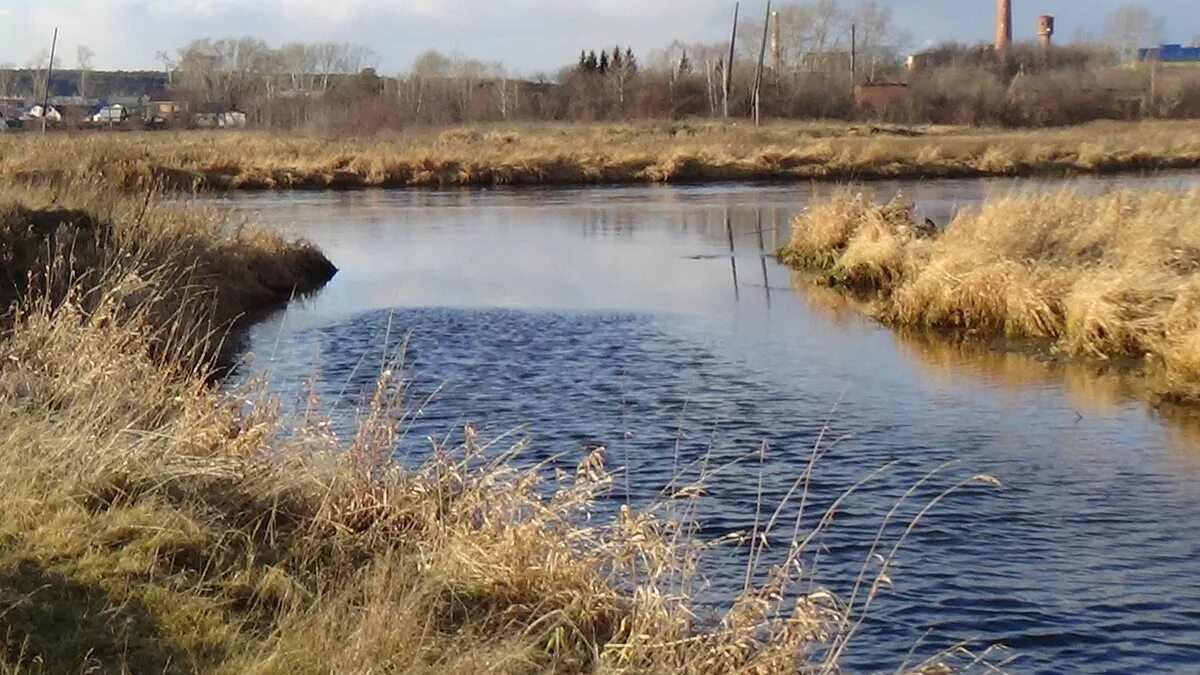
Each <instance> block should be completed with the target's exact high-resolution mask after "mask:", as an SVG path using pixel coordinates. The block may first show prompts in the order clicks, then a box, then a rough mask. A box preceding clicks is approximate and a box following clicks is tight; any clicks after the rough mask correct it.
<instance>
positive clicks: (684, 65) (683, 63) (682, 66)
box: [678, 49, 692, 75]
mask: <svg viewBox="0 0 1200 675" xmlns="http://www.w3.org/2000/svg"><path fill="white" fill-rule="evenodd" d="M678 71H679V74H680V75H688V74H691V72H692V60H691V59H689V58H688V55H687V50H686V49H685V50H683V55H682V56H680V57H679V68H678Z"/></svg>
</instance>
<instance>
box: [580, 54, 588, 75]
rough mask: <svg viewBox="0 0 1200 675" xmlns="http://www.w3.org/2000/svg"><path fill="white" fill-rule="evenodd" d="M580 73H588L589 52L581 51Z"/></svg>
mask: <svg viewBox="0 0 1200 675" xmlns="http://www.w3.org/2000/svg"><path fill="white" fill-rule="evenodd" d="M579 72H587V52H586V51H584V50H582V49H580V50H579Z"/></svg>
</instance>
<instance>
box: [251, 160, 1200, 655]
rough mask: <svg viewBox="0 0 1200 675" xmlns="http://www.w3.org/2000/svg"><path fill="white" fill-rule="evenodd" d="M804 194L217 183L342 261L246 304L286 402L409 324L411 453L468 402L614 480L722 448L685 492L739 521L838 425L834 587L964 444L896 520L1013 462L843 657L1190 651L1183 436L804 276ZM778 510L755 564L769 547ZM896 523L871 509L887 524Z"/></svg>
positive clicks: (907, 570)
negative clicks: (294, 297) (903, 501)
mask: <svg viewBox="0 0 1200 675" xmlns="http://www.w3.org/2000/svg"><path fill="white" fill-rule="evenodd" d="M1121 183H1122V184H1125V185H1134V186H1142V185H1148V184H1151V183H1167V184H1173V185H1183V184H1187V185H1194V184H1200V177H1198V176H1195V175H1175V176H1172V177H1169V178H1163V179H1154V180H1145V179H1124V180H1122V181H1121ZM1013 185H1014V184H1012V183H1006V182H990V183H982V182H978V181H939V182H935V183H923V184H922V183H914V184H899V183H893V184H877V185H875V186H873V187H872V188H871V189H873V190H875V191H877V193H879V194H880V195H881V196H887V195H890V194H894V193H895V192H896V191H898V190H903V191H905V192H906V193H908V194H911V195H912V196H913V197H914V198H916V199H917V200H918V204H919V206H920V208H921V210H922V211H923V215H928V216H930V217H932V218H933V219H934V220H935V221H937V222H945V221H946V220H948V219H949V218H950V216H951V214H952V213H953V212H954V210H955V209H957V208H959V207H961V206H965V205H970V204H972V203H974V202H977V201H978V200H979V199H981V198H982V197H983V196H984V195H985V194H986V193H988V192H989V191H994V190H1003V189H1010V188H1012V187H1013ZM1016 185H1017V186H1018V187H1021V188H1022V189H1052V188H1054V187H1055V185H1054V184H1046V183H1037V184H1031V183H1020V184H1016ZM1084 185H1085V187H1086V189H1093V190H1098V191H1101V190H1107V189H1111V188H1112V187H1113V185H1114V182H1113V181H1108V180H1098V181H1089V182H1087V183H1085V184H1084ZM831 189H832V188H829V187H821V188H817V191H818V192H819V193H828V192H829V191H830V190H831ZM812 191H813V188H810V187H808V186H800V187H797V186H744V185H719V186H706V187H628V188H597V189H579V190H553V191H550V190H547V191H488V190H471V191H446V192H386V191H372V192H360V193H321V194H312V193H301V194H261V195H240V196H237V197H234V198H231V199H230V200H229V203H230V204H232V205H233V206H235V207H237V208H239V209H244V210H247V211H252V212H256V213H257V214H259V216H260V217H261V218H262V219H263V220H265V221H266V222H268V223H270V224H273V225H277V226H278V227H280V228H282V229H284V230H285V231H287V232H289V233H292V234H297V235H302V236H304V237H307V238H309V239H310V240H312V241H314V242H316V243H317V244H318V245H320V246H321V247H322V248H323V249H324V250H325V251H326V253H327V254H328V255H329V256H330V258H332V259H333V260H334V262H335V263H337V264H338V266H339V267H341V269H342V272H341V273H340V274H339V275H338V277H337V278H336V279H335V280H334V281H333V282H332V283H331V284H330V285H329V287H328V288H326V289H325V290H324V291H323V292H322V293H321V294H319V295H318V296H317V297H315V298H312V299H309V300H307V301H304V302H302V303H298V304H296V305H294V306H293V307H291V308H290V309H289V310H288V311H287V312H286V313H282V314H280V315H278V316H276V317H274V318H273V319H271V320H269V321H267V322H265V323H263V324H261V325H259V326H258V327H257V328H256V329H255V330H254V333H253V336H252V343H251V344H252V346H251V351H252V353H253V357H252V360H251V361H250V365H249V366H248V367H247V368H246V369H244V371H243V372H244V373H245V374H260V375H265V376H266V377H267V378H268V380H269V382H270V385H271V387H272V389H273V390H274V391H276V392H278V393H280V394H282V395H283V396H284V397H285V398H290V399H297V398H299V397H301V396H303V392H304V391H305V390H306V389H307V387H308V383H309V382H310V381H314V382H315V385H313V386H315V387H316V389H317V391H318V393H319V394H320V395H321V396H322V398H323V399H324V400H326V401H335V400H343V401H345V400H352V399H353V396H354V395H356V394H358V393H360V392H362V391H364V390H365V389H367V388H369V387H370V385H371V382H372V376H373V374H374V373H375V372H376V371H377V369H378V364H379V363H380V361H381V359H383V358H384V352H385V351H390V350H394V349H395V348H396V347H397V344H398V343H399V342H400V341H401V340H402V339H405V338H406V339H407V350H406V363H407V367H408V369H409V370H410V375H411V377H412V379H413V384H412V388H413V391H414V394H415V395H416V396H417V397H425V396H430V397H431V400H430V402H429V403H427V404H425V405H423V406H422V408H421V413H420V416H419V417H418V418H417V419H416V420H415V422H414V427H413V430H412V432H411V433H410V434H409V435H408V437H407V438H406V439H405V441H404V442H403V443H402V447H400V448H398V453H400V455H401V456H403V457H408V458H413V459H417V458H419V456H420V455H421V453H423V452H425V451H426V449H427V448H428V447H429V441H428V440H426V439H427V437H433V438H442V437H445V436H446V435H447V434H448V433H451V434H453V433H461V429H462V427H463V426H464V425H465V424H473V425H475V426H476V428H477V429H479V430H480V431H481V435H483V436H485V437H487V436H492V437H495V436H497V435H500V434H503V433H505V432H509V431H512V430H514V429H519V430H520V433H521V434H525V435H531V436H532V437H533V446H532V449H531V450H530V451H529V452H528V454H527V455H526V456H527V458H528V459H530V460H531V461H533V460H540V459H544V458H546V457H549V456H552V455H557V454H559V453H565V457H564V460H563V461H564V462H566V463H570V464H572V465H573V464H574V463H575V462H577V461H578V460H579V459H580V458H581V457H582V456H583V454H584V453H586V451H587V449H588V448H590V447H594V446H596V445H603V446H605V447H606V448H608V456H609V459H610V464H613V465H625V466H628V467H629V473H628V474H627V476H628V477H627V478H624V477H623V478H621V479H619V480H618V489H617V494H614V495H613V496H612V500H613V501H614V502H621V503H623V502H624V501H625V500H627V499H628V500H632V501H635V502H638V503H644V502H646V501H648V500H652V499H654V498H655V497H656V496H657V495H658V494H660V492H661V491H662V490H663V489H664V488H665V487H666V486H667V485H668V484H669V483H670V481H671V480H672V476H673V475H677V474H682V475H684V476H694V475H695V473H696V472H697V471H699V469H698V467H699V466H701V465H703V464H705V463H707V465H708V466H710V467H711V466H721V465H724V464H727V463H732V466H731V467H730V468H729V469H727V470H726V471H724V472H722V473H721V474H720V475H719V476H718V477H717V478H715V479H714V481H713V482H712V484H711V486H710V488H709V495H708V497H707V499H706V501H705V502H704V504H703V507H702V510H701V512H700V514H699V515H700V523H701V527H702V534H703V536H704V537H706V538H709V537H712V538H716V537H720V536H722V535H725V534H729V533H733V532H738V531H744V530H748V529H750V528H751V527H752V526H753V523H754V518H755V512H756V506H757V500H756V495H757V494H758V491H759V483H760V481H761V482H762V484H763V486H764V490H763V492H764V494H765V495H766V496H767V498H768V499H767V501H768V503H769V508H772V509H773V508H774V505H775V504H778V503H779V500H780V499H782V498H783V496H784V495H785V494H786V493H787V491H788V489H789V488H790V487H791V486H792V484H793V482H794V481H795V480H796V478H797V476H798V475H799V474H800V473H801V471H803V468H804V467H805V465H806V464H807V462H808V461H809V457H810V456H811V454H812V451H813V448H814V446H815V445H816V443H817V441H818V438H819V437H821V435H822V430H823V429H825V427H826V425H828V430H827V431H826V433H825V434H824V438H825V441H824V444H823V447H824V448H825V450H826V452H827V454H826V455H825V456H824V457H823V458H822V459H821V461H820V462H819V464H818V467H817V471H816V477H815V480H814V482H813V486H812V490H811V494H812V497H811V502H810V505H809V509H808V515H807V516H806V518H805V526H806V527H807V526H810V525H811V524H812V522H813V521H814V520H815V518H816V517H817V516H818V515H819V514H820V513H821V511H822V510H823V509H824V508H825V507H826V506H827V505H828V504H829V503H830V502H831V501H832V500H833V499H834V498H836V497H837V496H838V495H839V494H841V493H842V492H843V491H844V490H845V489H846V488H848V487H850V486H851V485H852V484H853V483H854V482H855V481H858V480H861V479H863V478H865V477H867V476H868V475H869V474H871V472H873V471H875V470H877V469H879V468H880V467H883V466H884V465H888V464H889V463H891V468H890V469H889V470H888V471H886V472H885V473H884V474H882V475H881V476H879V477H878V478H877V479H875V480H873V481H871V482H870V483H868V484H867V485H866V486H864V487H863V488H862V489H861V490H860V491H859V492H858V493H856V494H855V495H854V496H853V497H852V498H850V499H849V500H847V502H846V503H845V505H844V506H843V508H841V509H839V511H838V516H837V518H836V520H835V521H834V523H833V525H832V526H831V527H830V528H829V530H828V531H827V532H826V533H825V535H824V536H823V537H822V539H821V546H820V547H819V548H816V549H814V556H813V557H812V558H810V561H809V562H810V564H811V565H812V567H811V572H812V574H813V575H814V576H815V577H816V578H817V579H818V580H820V581H822V582H824V583H826V584H829V585H831V586H832V587H833V588H834V589H836V590H839V591H841V592H842V593H845V592H847V591H848V586H847V584H848V583H849V580H850V579H852V576H853V574H854V573H856V572H857V571H858V570H859V569H860V567H861V566H862V565H863V563H864V560H865V559H866V558H867V552H868V549H869V547H870V545H871V542H872V540H873V539H874V538H875V536H876V534H877V532H878V531H879V529H880V524H881V522H882V518H883V517H884V515H885V514H886V512H887V510H888V509H890V508H891V507H892V506H893V504H895V503H896V501H897V499H898V498H899V497H900V496H901V495H902V493H903V492H904V490H906V489H907V488H909V487H910V486H912V485H913V484H914V483H915V482H916V481H918V480H920V479H921V478H922V477H923V476H925V475H926V474H927V473H928V472H930V471H931V470H934V469H937V468H938V467H940V466H942V465H944V464H946V463H948V462H954V463H953V464H951V465H949V466H947V467H945V468H944V469H943V470H942V472H941V473H939V474H938V475H937V476H935V477H934V478H933V479H932V480H930V481H929V482H928V483H927V484H925V485H924V486H923V487H922V488H920V489H919V490H917V493H916V495H915V496H914V497H913V498H912V500H911V501H910V502H909V503H908V505H906V506H904V507H902V508H901V515H902V518H901V520H903V521H905V522H907V520H908V519H909V518H911V517H912V516H913V515H914V513H915V512H916V510H918V509H920V507H921V506H923V505H924V504H925V503H926V502H928V500H929V499H930V498H932V497H933V496H935V495H936V494H937V493H938V492H940V491H941V490H943V489H945V488H947V487H949V486H950V485H952V484H954V483H955V482H957V481H959V480H962V479H964V478H968V477H970V476H972V475H973V474H976V473H980V472H986V473H989V474H992V475H994V476H995V477H997V478H998V479H999V480H1000V481H1002V482H1003V485H1004V487H1003V488H1000V489H997V488H994V487H988V486H982V485H978V486H972V487H969V488H967V489H964V490H962V491H960V492H957V493H956V494H954V495H952V496H950V497H949V498H947V499H946V500H945V501H944V502H942V503H941V504H940V505H939V506H938V507H937V508H936V509H934V510H933V511H932V512H931V514H930V515H929V516H928V517H927V518H926V519H925V520H924V521H923V522H922V524H921V525H920V526H919V527H918V528H917V529H916V530H915V532H914V533H913V535H912V536H911V537H910V538H909V539H908V541H907V542H906V544H905V545H904V547H903V548H902V549H901V550H900V552H899V554H898V556H897V559H896V567H895V569H894V570H893V571H892V574H891V576H892V578H893V582H894V583H893V585H892V587H891V588H890V589H888V590H887V591H885V592H884V593H883V595H882V596H881V597H880V598H879V599H878V600H877V602H876V604H875V605H874V607H873V608H872V611H871V613H870V615H869V617H870V618H869V619H868V621H867V623H866V624H865V625H864V627H863V629H862V632H861V634H860V635H859V636H858V639H856V640H855V642H854V643H853V645H852V647H851V649H850V651H849V653H848V656H847V660H846V665H847V667H848V669H850V670H852V671H862V672H875V671H881V670H885V671H891V670H894V669H895V668H896V667H897V666H899V665H901V664H902V663H903V662H905V660H906V658H908V659H911V658H916V659H920V658H923V657H926V656H928V655H930V654H933V653H936V652H938V651H939V650H942V649H945V648H947V647H950V646H952V645H955V644H958V643H960V642H962V643H966V644H967V645H969V646H971V647H973V648H976V649H979V648H983V647H986V646H987V645H992V644H1004V645H1007V646H1008V647H1010V648H1011V649H1012V650H1013V653H1015V654H1017V655H1018V657H1019V658H1018V660H1017V661H1016V662H1015V664H1014V666H1013V668H1014V669H1015V670H1017V671H1019V672H1112V673H1128V672H1160V671H1161V672H1193V671H1196V670H1197V669H1200V527H1198V525H1200V432H1198V431H1197V430H1196V429H1193V428H1189V427H1185V426H1180V425H1179V424H1177V423H1171V422H1167V421H1164V420H1161V419H1158V418H1156V417H1154V416H1153V415H1151V414H1150V413H1149V412H1148V411H1147V409H1146V408H1145V407H1144V406H1143V405H1142V404H1140V403H1138V402H1137V401H1136V400H1131V399H1129V398H1128V397H1127V396H1126V395H1125V393H1124V391H1123V387H1122V383H1121V382H1119V381H1116V380H1113V379H1111V378H1100V377H1096V376H1093V375H1091V374H1089V373H1088V372H1086V369H1079V370H1075V369H1070V370H1063V369H1061V367H1051V366H1048V365H1044V364H1041V363H1039V362H1037V361H1035V360H1033V359H1030V358H1028V357H1025V356H1020V355H1015V354H999V353H987V352H983V353H979V352H976V351H973V350H968V349H962V348H955V347H950V346H947V345H945V344H941V343H937V342H932V343H931V342H927V341H912V340H910V339H901V338H899V337H897V336H895V335H893V334H892V333H891V332H890V331H888V330H886V329H883V328H880V327H878V326H875V325H873V324H871V323H870V322H868V321H865V320H863V319H861V318H859V317H858V316H856V315H855V314H854V313H853V312H852V311H850V310H848V309H847V308H846V307H844V306H843V305H841V304H840V303H839V302H838V301H837V299H836V298H835V297H832V296H830V295H828V294H823V293H820V292H818V291H816V290H814V289H810V288H807V287H804V286H800V287H797V286H795V285H794V284H793V280H792V276H791V274H789V272H788V271H787V270H785V269H783V268H781V267H779V266H777V265H775V264H774V263H773V262H771V261H769V260H768V259H766V258H765V257H764V256H763V255H762V252H763V251H766V250H771V249H773V248H774V246H775V245H776V244H777V243H779V242H781V241H783V239H784V238H785V237H786V236H787V232H786V223H787V221H788V218H789V216H790V215H791V214H792V213H794V211H795V210H796V209H798V208H800V207H802V206H803V205H804V204H805V203H806V202H807V200H809V199H810V198H811V196H812ZM727 221H728V222H729V223H730V225H731V228H730V230H731V231H732V237H730V235H729V231H730V230H727V229H726V222H727ZM731 238H732V241H733V249H734V255H733V256H732V257H731V256H730V239H731ZM735 279H736V281H735ZM335 414H338V413H337V411H336V410H335ZM342 414H345V413H344V412H343V413H342ZM342 423H344V424H348V420H345V419H343V420H342ZM456 429H457V430H460V431H459V432H455V430H456ZM764 443H765V444H766V445H765V447H766V455H765V456H766V460H765V463H764V464H763V465H762V466H761V467H760V465H759V462H758V457H757V455H758V452H759V450H760V448H762V447H764V445H763V444H764ZM738 460H740V462H739V461H738ZM788 513H789V516H788V517H787V518H786V519H785V521H786V522H788V523H789V525H788V526H787V527H785V528H781V529H780V531H779V532H777V534H778V535H779V536H778V537H777V538H776V539H777V541H776V546H774V547H773V548H772V549H770V550H769V551H768V552H767V553H766V556H765V557H766V558H767V559H768V562H769V561H771V560H777V559H778V556H780V555H782V554H783V553H784V552H785V550H786V540H788V539H790V537H791V525H790V523H791V522H792V520H793V519H794V513H795V511H794V509H792V510H789V512H788ZM902 524H903V523H902ZM899 530H900V528H899V527H889V528H886V531H885V533H884V536H885V539H886V540H887V541H888V542H889V544H890V543H892V542H894V541H895V540H896V537H897V536H898V534H899ZM746 557H747V551H746V550H745V549H743V548H738V547H734V546H728V547H720V548H717V549H715V550H714V552H713V554H712V555H711V557H710V559H709V560H706V562H705V570H706V572H707V573H708V575H709V578H710V585H709V587H708V588H707V590H706V591H705V595H704V598H705V599H706V600H708V601H710V602H711V603H712V604H714V605H717V606H719V605H720V604H721V602H722V601H723V600H727V599H728V598H729V597H730V596H731V595H732V593H734V592H735V591H736V590H737V589H739V588H740V587H741V584H742V579H743V573H744V569H745V562H746ZM872 569H873V568H872ZM914 644H915V645H917V646H916V648H915V649H914V648H913V645H914ZM910 650H912V656H911V657H910Z"/></svg>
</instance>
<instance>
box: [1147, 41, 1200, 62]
mask: <svg viewBox="0 0 1200 675" xmlns="http://www.w3.org/2000/svg"><path fill="white" fill-rule="evenodd" d="M1137 57H1138V61H1161V62H1162V63H1200V47H1184V46H1183V45H1176V44H1166V45H1159V46H1158V47H1149V48H1146V49H1139V50H1138V56H1137Z"/></svg>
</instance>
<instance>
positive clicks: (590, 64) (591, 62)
mask: <svg viewBox="0 0 1200 675" xmlns="http://www.w3.org/2000/svg"><path fill="white" fill-rule="evenodd" d="M584 66H585V67H584V70H586V71H587V72H589V73H594V72H596V69H597V68H599V67H600V61H599V60H598V59H597V58H596V52H595V50H592V51H590V52H588V55H587V61H585V62H584Z"/></svg>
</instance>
